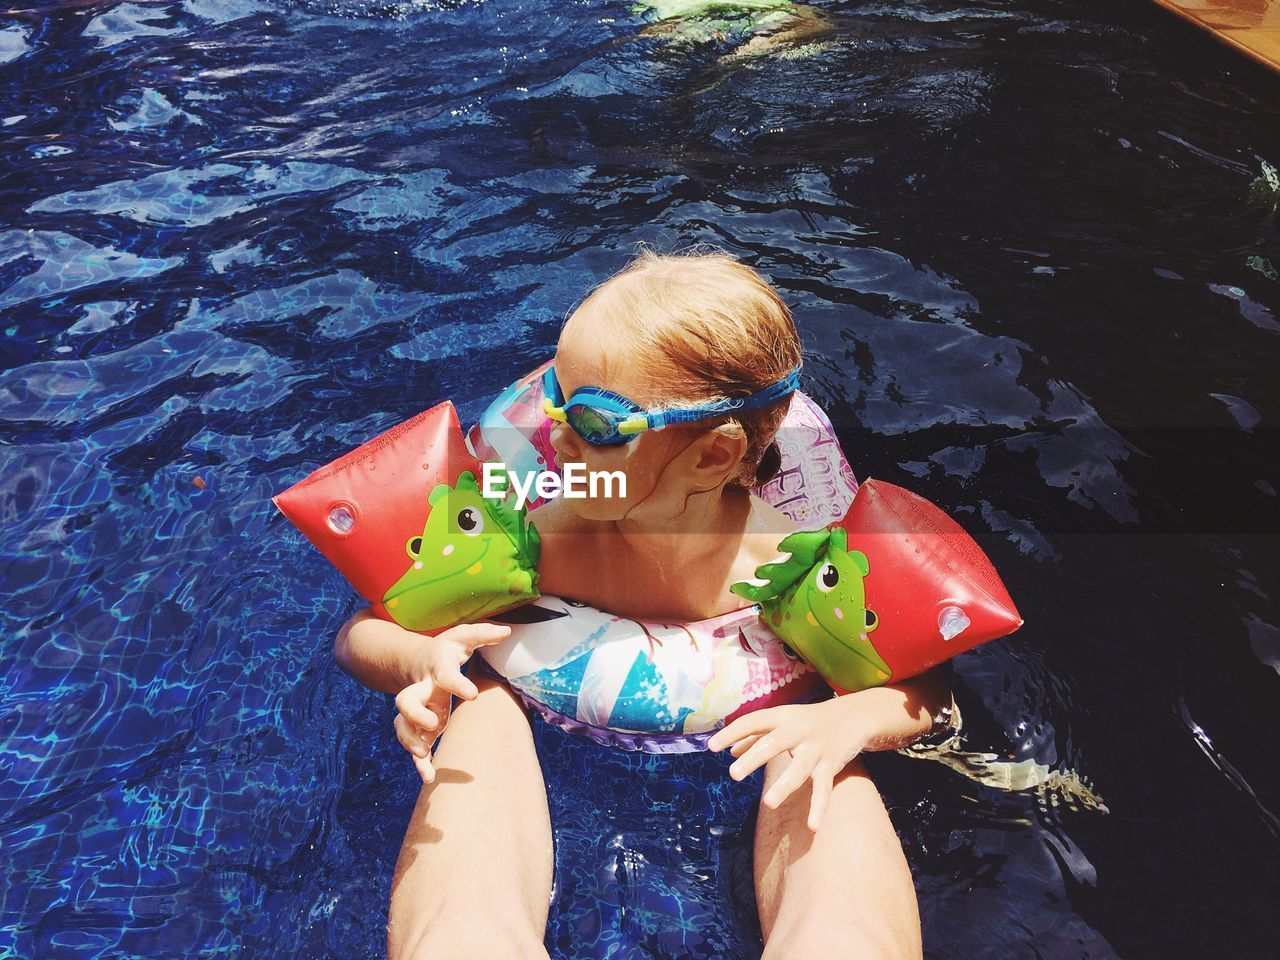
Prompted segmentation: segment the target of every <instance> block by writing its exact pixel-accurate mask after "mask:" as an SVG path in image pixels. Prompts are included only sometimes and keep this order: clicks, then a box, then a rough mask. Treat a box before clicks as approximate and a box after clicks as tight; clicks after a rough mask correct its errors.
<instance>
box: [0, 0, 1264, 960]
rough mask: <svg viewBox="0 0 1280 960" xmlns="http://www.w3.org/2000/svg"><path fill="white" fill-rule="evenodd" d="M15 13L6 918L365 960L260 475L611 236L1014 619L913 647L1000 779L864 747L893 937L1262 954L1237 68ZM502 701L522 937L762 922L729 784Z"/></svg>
mask: <svg viewBox="0 0 1280 960" xmlns="http://www.w3.org/2000/svg"><path fill="white" fill-rule="evenodd" d="M17 2H18V7H17V8H16V9H15V8H12V7H11V8H10V9H8V10H6V11H3V12H0V345H2V346H3V351H2V353H0V357H2V362H0V366H2V368H3V369H2V370H0V531H2V534H0V582H2V583H3V594H4V604H3V614H2V619H0V629H2V630H3V633H2V634H0V637H2V639H0V905H2V906H0V957H20V958H42V960H43V958H61V957H99V958H116V957H179V956H181V957H196V956H199V957H210V956H236V957H239V956H243V957H253V958H257V957H280V958H312V957H317V958H318V957H326V958H327V957H335V958H337V957H341V958H355V957H376V956H379V955H380V951H381V949H382V943H383V936H384V932H383V924H384V922H385V905H386V897H387V893H388V889H389V883H390V872H391V867H392V864H393V863H394V859H395V855H396V852H397V847H398V844H399V841H400V838H401V836H402V833H403V829H404V824H405V821H406V818H407V816H408V813H409V810H410V809H411V806H412V803H413V799H414V796H415V794H416V791H417V782H416V775H415V773H414V771H413V768H412V766H411V764H410V763H409V762H408V760H407V758H406V756H405V755H404V753H403V751H402V750H401V749H400V747H399V746H398V745H397V744H396V742H395V740H394V736H393V732H392V727H391V720H392V717H393V707H392V704H391V702H390V700H389V699H388V698H386V697H383V696H382V695H379V694H372V693H369V692H367V691H365V690H364V689H363V688H361V687H359V686H358V685H357V684H356V683H355V682H354V681H352V680H350V679H349V678H347V677H346V676H345V675H343V674H342V673H340V671H339V670H338V669H337V668H336V667H335V665H334V662H333V657H332V653H331V641H332V639H333V636H334V633H335V631H336V629H337V627H338V626H339V624H341V623H342V621H343V620H344V619H345V618H346V617H347V616H348V615H349V614H350V612H351V611H352V610H353V609H355V601H354V600H353V599H352V597H351V595H350V592H349V590H348V588H347V587H346V586H345V584H344V583H343V582H342V581H341V579H340V578H339V576H338V575H337V574H336V573H335V572H334V571H333V570H331V569H330V568H329V567H328V565H327V564H326V563H325V561H323V560H322V558H321V557H320V556H319V555H318V554H317V553H316V552H315V551H313V550H311V549H310V548H309V547H307V546H306V545H305V544H304V543H303V542H302V541H301V538H300V536H299V535H298V534H297V533H296V532H295V531H294V530H293V529H292V528H291V527H290V526H288V524H287V523H285V522H284V521H283V518H281V517H280V516H278V515H277V514H275V513H274V512H273V510H272V508H271V506H270V504H269V501H268V497H269V496H270V494H272V493H273V492H275V491H278V490H280V489H281V488H283V487H284V486H287V485H288V484H290V483H292V482H294V481H295V480H297V479H298V478H300V477H301V476H303V475H304V474H305V473H307V472H308V471H309V470H311V469H312V468H314V467H315V466H317V465H319V464H322V463H324V462H327V461H328V460H330V459H332V458H333V457H334V456H336V455H337V454H339V453H340V452H342V451H344V450H345V449H347V448H349V447H351V446H353V445H355V444H357V443H358V442H360V441H362V440H364V439H366V438H368V437H369V436H371V435H373V434H374V433H376V432H379V431H381V430H383V429H385V428H387V427H389V426H391V425H392V424H394V423H396V422H398V421H399V420H402V419H404V418H406V417H407V416H409V415H410V414H412V413H415V412H417V411H418V410H421V409H423V408H424V407H426V406H428V405H430V404H434V403H436V402H437V401H439V400H442V399H444V398H453V399H454V400H455V402H456V403H457V404H458V406H459V409H460V412H461V414H462V416H463V419H464V420H466V421H470V420H472V419H474V418H475V416H476V415H477V414H478V413H479V412H480V411H481V410H482V409H483V406H484V404H485V402H486V401H487V400H488V399H489V398H490V397H491V396H492V394H493V393H494V392H496V390H497V389H498V387H500V386H501V385H503V384H505V383H507V382H509V381H510V380H512V379H514V378H515V377H516V376H517V375H518V374H520V373H522V372H523V371H525V370H526V369H528V368H529V367H530V366H532V365H533V363H534V362H535V361H537V360H541V359H542V358H544V357H545V356H547V355H548V354H549V353H550V351H551V348H552V345H553V343H554V342H555V339H556V335H557V331H558V325H559V322H560V319H561V318H562V317H563V316H564V314H565V313H566V311H567V310H569V309H570V308H571V306H572V305H573V304H574V302H575V300H576V299H577V298H578V297H579V296H580V295H581V294H582V293H583V292H584V291H585V290H586V288H587V287H588V286H589V285H591V284H593V283H595V282H598V281H599V280H601V279H603V278H604V277H606V276H607V275H609V274H610V273H611V272H613V271H614V270H616V269H617V268H619V267H620V266H621V265H622V263H623V262H624V261H625V258H626V256H627V255H628V253H629V252H630V250H631V249H632V245H633V244H634V242H635V241H639V240H646V241H650V242H652V243H654V244H657V245H658V246H660V247H661V248H664V249H666V248H670V247H672V246H675V245H680V244H685V243H688V242H690V241H694V240H706V241H712V242H715V243H717V244H720V245H722V246H724V247H725V248H727V249H728V250H730V251H732V252H734V253H735V254H737V255H739V256H740V257H742V258H743V259H745V260H746V261H747V262H749V263H751V264H752V265H753V266H755V267H756V268H758V269H759V270H761V271H762V272H763V273H764V274H766V275H767V276H768V277H769V278H770V279H771V280H772V281H773V282H774V283H775V284H776V285H777V286H778V287H779V289H780V290H781V291H782V292H783V294H784V296H785V297H786V299H787V300H788V302H789V303H791V304H792V305H793V307H794V310H795V314H796V317H797V321H798V323H799V324H800V326H801V329H802V334H803V337H804V340H805V344H806V349H807V364H806V376H805V382H804V387H805V389H806V390H807V391H808V392H809V393H810V394H811V395H813V396H814V397H815V398H816V399H817V400H818V401H819V402H820V403H822V404H823V405H824V406H825V407H826V409H827V410H828V412H829V413H830V414H831V416H832V419H833V420H834V422H835V424H836V426H837V429H838V431H839V433H840V436H841V439H842V441H843V442H844V444H845V447H846V449H847V451H848V452H849V454H850V459H851V460H852V462H853V465H854V468H855V470H856V471H857V473H858V474H859V475H860V476H867V475H873V476H876V477H879V478H882V479H884V480H888V481H891V482H894V483H900V484H905V485H909V486H911V487H912V488H913V489H915V490H917V491H919V492H920V493H922V494H923V495H925V496H927V497H929V498H931V499H933V500H934V501H935V502H937V503H939V504H941V505H942V506H944V507H945V508H947V509H948V510H950V511H952V512H953V513H954V514H955V515H956V516H957V517H958V518H959V519H960V520H961V521H962V522H963V523H964V524H965V525H966V526H967V527H968V528H969V529H970V530H971V531H973V532H974V533H975V535H977V536H978V537H979V538H980V540H981V542H982V543H983V545H984V546H985V547H987V549H988V550H989V552H990V553H991V556H992V558H993V559H994V560H995V561H996V564H997V566H998V567H999V568H1000V569H1001V571H1002V573H1003V575H1004V578H1005V580H1006V582H1007V584H1008V586H1009V588H1010V590H1011V592H1012V594H1013V595H1014V597H1015V598H1017V600H1018V603H1019V606H1020V608H1021V610H1022V613H1023V614H1024V616H1025V617H1026V620H1027V625H1026V627H1025V628H1024V629H1023V630H1022V631H1021V632H1019V633H1018V634H1017V635H1016V636H1014V637H1013V638H1010V639H1008V640H1006V641H1003V642H999V643H995V644H992V645H991V646H989V647H987V648H984V649H982V650H979V651H976V652H974V653H972V654H970V655H967V656H965V657H963V658H962V659H961V660H960V661H959V662H958V663H957V665H956V667H955V683H956V687H957V695H958V699H959V702H960V705H961V707H962V709H963V712H964V715H965V717H966V720H967V742H966V746H967V749H969V750H970V751H976V752H989V753H991V754H994V755H997V757H998V759H999V760H1000V761H1001V762H1003V761H1009V763H1008V764H1005V768H1007V769H1013V770H1021V771H1026V770H1032V771H1038V772H1039V773H1038V779H1036V781H1035V782H1036V784H1038V786H1036V787H1035V788H1034V789H1026V790H1021V791H1010V790H1002V789H998V788H996V787H993V786H990V785H982V784H979V783H976V782H974V781H973V780H972V779H969V778H966V777H963V776H961V775H960V774H958V773H957V772H954V771H953V770H952V769H950V768H949V767H948V766H946V765H943V764H938V763H932V762H924V761H921V760H917V759H912V758H907V757H903V756H897V755H889V756H879V757H875V758H873V766H872V772H873V774H874V775H875V777H876V779H877V782H878V783H879V784H880V785H881V789H882V790H883V792H884V794H885V796H886V800H887V802H888V803H889V804H890V807H891V810H892V813H893V816H894V819H895V823H896V824H897V826H898V828H899V830H900V832H901V835H902V838H903V842H904V844H905V845H906V848H907V852H908V855H909V857H910V860H911V864H912V867H913V870H914V873H915V876H916V879H917V884H918V888H919V892H920V898H921V909H922V913H923V918H924V932H925V941H926V951H927V954H928V956H929V957H931V958H956V960H979V958H1006V957H1008V958H1032V957H1044V958H1061V960H1065V958H1086V957H1087V958H1110V957H1124V958H1160V960H1181V958H1191V960H1199V958H1216V957H1234V958H1240V960H1271V958H1275V957H1277V956H1280V919H1278V917H1280V914H1277V912H1276V910H1275V905H1276V904H1277V903H1278V902H1280V819H1278V816H1280V771H1278V769H1277V756H1278V754H1280V751H1278V750H1277V746H1276V743H1277V736H1276V731H1277V730H1280V727H1278V726H1277V723H1276V717H1277V708H1278V707H1280V676H1278V675H1277V671H1280V609H1277V606H1276V603H1275V598H1276V597H1277V596H1280V562H1278V561H1280V550H1278V549H1277V547H1278V543H1280V539H1278V536H1277V535H1278V534H1280V510H1278V509H1277V490H1280V456H1278V455H1277V454H1278V452H1280V451H1278V449H1277V442H1276V440H1277V427H1278V426H1280V391H1278V390H1277V386H1276V383H1277V380H1276V377H1277V369H1280V275H1278V274H1277V269H1280V230H1278V229H1277V211H1278V209H1280V187H1277V186H1276V185H1274V184H1269V183H1268V176H1269V174H1268V171H1270V176H1271V177H1273V178H1274V177H1275V174H1274V166H1273V165H1280V77H1274V76H1271V75H1268V74H1265V73H1263V72H1262V71H1261V70H1259V69H1257V68H1255V67H1253V66H1252V65H1251V64H1248V63H1245V62H1244V61H1242V60H1240V59H1237V58H1235V57H1234V56H1233V55H1232V54H1230V52H1228V51H1227V50H1225V49H1223V48H1220V47H1219V46H1217V45H1216V44H1214V43H1213V42H1211V41H1210V40H1208V39H1206V38H1204V37H1202V36H1201V35H1199V34H1197V33H1195V32H1194V31H1192V30H1190V29H1188V28H1187V27H1185V26H1184V25H1183V24H1181V23H1179V22H1175V20H1174V19H1173V18H1171V17H1169V16H1167V15H1165V14H1164V13H1162V12H1161V11H1159V10H1158V9H1157V8H1156V7H1155V6H1154V5H1148V4H1145V3H1141V2H1136V0H1131V2H1119V3H1118V2H1104V0H1084V2H1081V0H1076V2H1072V3H1067V2H1056V0H1041V2H1034V3H1025V4H1013V3H997V2H992V3H987V4H963V5H956V4H943V3H941V2H937V0H930V2H905V3H895V4H879V3H858V2H833V3H823V4H820V5H819V7H818V11H819V15H820V16H821V17H823V18H825V20H826V21H827V22H828V26H827V27H826V28H825V29H826V33H825V34H822V35H820V36H818V37H817V38H816V39H813V38H811V39H809V40H804V41H801V40H796V41H794V42H789V41H787V40H785V39H784V40H781V41H779V42H777V43H775V45H774V48H773V49H771V50H766V51H765V52H763V53H759V52H758V51H759V47H757V46H750V44H753V43H755V42H756V41H754V40H752V38H751V36H750V33H749V30H748V29H747V28H746V27H745V26H742V27H741V29H739V28H734V29H731V30H729V31H728V33H727V34H726V36H725V37H724V38H723V39H712V40H710V41H708V42H704V43H690V42H687V41H686V42H683V43H681V42H678V41H673V40H672V38H671V36H670V34H671V31H662V30H658V31H649V32H647V33H642V31H644V30H645V29H646V27H647V26H648V24H649V22H650V21H651V20H652V19H653V18H652V16H651V15H650V16H646V15H643V14H636V13H633V12H632V11H630V10H629V9H628V8H627V7H626V6H624V5H623V4H621V3H608V2H603V0H590V2H555V3H552V2H544V0H534V2H518V0H485V2H476V3H456V4H447V5H438V6H437V5H434V4H432V5H427V4H422V5H412V6H410V5H401V6H396V5H391V4H384V5H380V6H367V7H357V6H354V5H352V6H344V7H340V8H331V7H328V6H326V5H324V4H322V3H315V4H303V5H281V4H277V3H264V2H258V0H225V2H224V0H188V2H164V3H123V4H114V5H113V4H107V3H102V4H95V3H93V2H83V0H79V2H69V3H65V4H50V5H40V6H24V0H17ZM335 12H336V13H339V14H344V15H343V16H337V15H334V14H335ZM694 26H695V27H696V25H694ZM685 32H686V33H688V32H690V31H685ZM691 32H692V33H694V34H695V35H696V34H697V30H696V29H694V30H692V31H691ZM197 478H199V479H200V480H201V481H202V482H203V484H204V486H203V487H201V486H199V485H197V484H196V483H195V481H196V479H197ZM540 737H541V739H542V743H543V747H544V749H545V751H546V757H547V761H546V762H547V767H548V775H549V777H550V778H551V781H552V793H553V808H554V811H555V813H556V817H557V829H558V841H559V843H560V853H561V861H562V867H564V872H563V873H562V875H561V876H560V878H559V881H558V882H559V886H558V889H557V902H556V904H555V905H554V908H553V913H552V922H551V926H550V929H549V933H548V943H549V945H550V946H551V947H552V952H553V954H554V955H557V956H564V957H572V956H596V955H605V954H606V953H607V951H608V946H609V944H610V943H613V944H615V945H617V944H620V943H622V942H624V941H626V942H631V943H634V944H638V946H636V947H634V948H633V949H632V950H631V951H630V952H626V951H620V950H616V951H615V953H614V954H613V955H614V956H619V957H621V956H634V957H659V956H750V955H752V953H753V952H754V951H755V949H756V940H755V937H756V933H755V931H754V929H753V926H752V924H753V921H752V916H753V906H752V903H751V900H750V892H749V891H750V882H749V880H750V877H749V871H750V857H749V844H748V841H749V833H748V832H746V831H749V823H747V822H745V821H747V820H748V819H749V816H750V810H751V807H752V803H753V798H752V793H751V791H752V789H753V786H754V785H751V784H749V785H747V786H745V787H741V788H737V789H731V788H729V787H728V786H726V781H724V780H723V778H722V777H720V776H719V770H718V769H716V768H715V767H714V764H708V763H706V762H704V761H706V759H707V758H702V759H701V760H699V759H698V758H692V759H688V760H686V761H682V762H681V765H680V766H678V768H677V767H675V766H672V767H669V768H660V767H651V768H645V769H644V770H641V769H640V768H639V767H638V766H637V765H636V764H635V763H633V762H632V761H630V760H627V759H622V758H614V757H609V756H606V755H604V754H601V753H600V752H598V751H596V752H594V753H593V752H590V751H586V750H585V748H583V747H582V746H581V745H580V744H576V743H570V742H566V741H563V740H559V739H557V738H556V737H555V736H552V735H550V734H549V733H547V732H546V731H540ZM1013 764H1017V766H1016V767H1015V766H1013ZM999 765H1000V764H997V766H999ZM636 783H641V784H643V789H642V790H637V788H636V787H635V786H634V785H635V784H636ZM675 787H678V788H679V789H675ZM1099 800H1100V801H1101V802H1103V803H1105V805H1106V808H1107V810H1108V811H1109V812H1107V813H1104V812H1102V810H1100V809H1099V808H1098V806H1097V803H1098V801H1099ZM628 803H629V804H631V807H628V806H627V804H628ZM655 807H656V808H657V809H658V811H659V812H660V813H661V814H662V815H663V816H666V817H667V819H666V821H665V825H664V821H662V818H661V817H658V818H657V819H656V820H655V819H654V817H655V816H657V815H655V814H651V813H650V812H649V811H651V810H652V809H654V808H655ZM668 814H671V815H670V816H668ZM610 816H612V817H614V819H613V820H608V817H610ZM646 817H649V820H648V821H646V819H645V818H646ZM646 824H647V825H646ZM662 830H667V831H668V833H666V834H662V833H661V831H662ZM673 849H675V850H678V851H679V852H681V853H682V855H686V856H687V857H689V858H690V862H696V863H695V866H693V867H690V868H689V869H688V870H686V869H685V868H684V867H682V863H683V862H684V861H679V860H676V859H672V854H671V851H672V850H673ZM664 856H665V857H667V858H668V859H670V861H671V862H663V858H664ZM569 864H572V865H574V869H569V866H568V865H569ZM704 867H705V869H704ZM682 873H688V874H689V875H690V876H692V875H693V874H698V875H699V876H703V877H705V878H706V879H705V880H704V881H699V882H702V883H703V887H702V888H701V893H700V894H698V893H695V892H688V891H686V892H684V893H682V892H681V890H682V889H683V888H681V887H680V886H679V884H676V885H674V886H671V885H669V883H668V881H669V880H670V878H671V877H678V876H679V875H681V874H682ZM690 876H686V877H685V878H684V881H682V882H684V883H686V884H691V883H693V880H691V879H690ZM694 879H696V878H694ZM690 890H692V888H690ZM699 896H701V897H704V898H705V899H698V897H699ZM597 904H602V906H601V907H600V908H599V909H597V908H596V905H597ZM682 911H683V912H682ZM619 931H621V933H619ZM682 936H684V937H685V939H684V940H683V941H682V940H681V937H682ZM614 937H621V938H622V939H611V938H614Z"/></svg>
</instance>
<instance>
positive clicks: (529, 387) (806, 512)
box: [467, 363, 858, 530]
mask: <svg viewBox="0 0 1280 960" xmlns="http://www.w3.org/2000/svg"><path fill="white" fill-rule="evenodd" d="M546 366H547V365H546V364H545V363H544V364H543V365H542V366H540V367H538V368H537V369H536V370H534V371H532V372H531V373H528V374H526V375H525V376H523V377H521V378H520V379H519V380H517V381H516V382H515V383H513V384H511V385H510V386H509V387H507V388H506V389H505V390H503V391H502V392H501V393H500V394H499V395H498V397H497V399H495V400H494V401H493V403H491V404H490V405H489V408H488V409H487V410H486V411H485V412H484V414H483V415H481V417H480V420H479V422H478V423H476V424H475V426H473V427H472V428H471V430H470V431H468V433H467V443H468V445H469V446H470V448H471V451H472V453H474V454H475V455H476V456H477V457H479V458H480V459H481V460H498V461H501V462H502V463H504V464H506V466H507V469H508V470H511V471H513V472H517V473H530V472H537V471H540V470H544V469H550V470H555V471H557V472H559V470H560V463H559V461H558V460H557V459H556V453H555V450H554V449H552V447H551V426H552V423H553V421H552V420H551V419H550V418H549V417H547V415H546V414H544V413H543V412H542V371H543V370H544V369H545V368H546ZM775 440H776V442H777V444H778V451H779V453H780V454H781V455H782V467H781V469H780V470H779V471H778V473H777V475H775V476H774V477H773V479H771V480H770V481H769V482H768V483H766V484H764V485H762V486H759V487H756V488H755V489H754V490H752V493H754V494H756V496H758V497H760V498H761V499H762V500H764V501H765V502H766V503H769V504H772V505H773V506H774V507H776V508H777V509H778V510H780V511H781V512H782V513H783V514H785V515H786V516H787V517H788V518H789V519H790V520H791V521H792V522H793V523H795V524H797V525H798V526H800V527H802V528H804V529H807V530H814V529H818V528H820V527H825V526H826V525H827V524H830V523H837V522H839V521H840V520H841V518H843V517H844V515H845V513H846V512H847V511H848V509H849V506H850V504H852V503H853V497H854V494H856V493H857V492H858V481H857V479H856V478H855V477H854V475H853V470H851V469H850V468H849V461H848V460H846V459H845V456H844V453H843V452H842V451H841V449H840V442H839V441H838V440H837V439H836V435H835V430H834V429H832V426H831V421H830V420H828V419H827V415H826V414H825V413H823V412H822V408H821V407H819V406H818V405H817V404H816V403H814V402H813V401H812V400H810V399H809V398H808V397H807V396H805V394H804V393H802V392H801V391H799V390H797V391H796V392H795V393H794V394H792V397H791V405H790V406H789V407H788V408H787V414H786V416H785V417H784V418H783V421H782V424H781V425H780V426H779V427H778V434H777V437H776V438H775ZM542 502H543V501H542V500H539V499H533V500H530V501H529V509H533V508H534V507H537V506H539V505H540V504H541V503H542Z"/></svg>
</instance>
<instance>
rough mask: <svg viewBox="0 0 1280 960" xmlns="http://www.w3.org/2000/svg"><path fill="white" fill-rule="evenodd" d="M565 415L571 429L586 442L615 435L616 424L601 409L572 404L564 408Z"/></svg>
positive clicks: (598, 441) (601, 439)
mask: <svg viewBox="0 0 1280 960" xmlns="http://www.w3.org/2000/svg"><path fill="white" fill-rule="evenodd" d="M565 415H566V417H565V418H566V420H567V421H568V423H569V426H570V427H572V428H573V431H574V432H575V433H577V434H578V436H580V437H582V439H583V440H586V441H587V442H588V443H601V442H603V441H606V440H608V439H610V438H611V437H613V436H614V435H615V428H616V424H615V423H614V422H613V420H612V418H610V417H609V415H608V414H607V413H606V412H605V411H603V410H597V409H596V408H595V407H585V406H582V407H580V406H572V407H569V408H568V409H567V410H565Z"/></svg>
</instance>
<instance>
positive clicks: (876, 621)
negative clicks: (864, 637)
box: [867, 610, 880, 633]
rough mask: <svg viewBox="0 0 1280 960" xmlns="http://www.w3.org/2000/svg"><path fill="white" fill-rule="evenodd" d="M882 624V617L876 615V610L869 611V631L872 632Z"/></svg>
mask: <svg viewBox="0 0 1280 960" xmlns="http://www.w3.org/2000/svg"><path fill="white" fill-rule="evenodd" d="M878 626H880V618H879V617H877V616H876V612H875V611H874V610H868V611H867V632H868V633H870V632H871V631H872V630H874V629H875V628H876V627H878Z"/></svg>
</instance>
